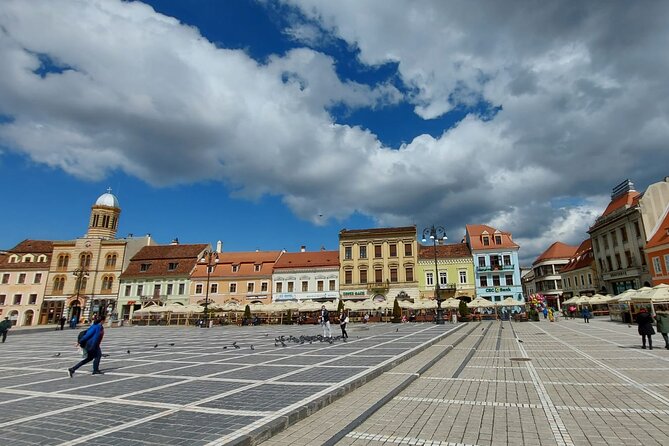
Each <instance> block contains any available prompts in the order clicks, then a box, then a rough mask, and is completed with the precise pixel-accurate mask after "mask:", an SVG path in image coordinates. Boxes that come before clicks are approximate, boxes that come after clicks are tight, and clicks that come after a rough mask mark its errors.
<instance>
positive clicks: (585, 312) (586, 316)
mask: <svg viewBox="0 0 669 446" xmlns="http://www.w3.org/2000/svg"><path fill="white" fill-rule="evenodd" d="M581 316H583V322H585V323H586V324H589V323H590V318H591V317H592V313H590V308H588V306H587V305H583V308H581Z"/></svg>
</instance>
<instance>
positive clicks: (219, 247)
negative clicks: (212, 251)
mask: <svg viewBox="0 0 669 446" xmlns="http://www.w3.org/2000/svg"><path fill="white" fill-rule="evenodd" d="M216 252H218V253H221V252H223V242H222V241H220V240H219V241H217V242H216Z"/></svg>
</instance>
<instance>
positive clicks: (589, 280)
mask: <svg viewBox="0 0 669 446" xmlns="http://www.w3.org/2000/svg"><path fill="white" fill-rule="evenodd" d="M588 285H592V274H590V273H588Z"/></svg>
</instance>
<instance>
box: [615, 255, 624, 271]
mask: <svg viewBox="0 0 669 446" xmlns="http://www.w3.org/2000/svg"><path fill="white" fill-rule="evenodd" d="M616 265H617V266H618V269H622V268H623V262H622V260H620V254H618V253H616Z"/></svg>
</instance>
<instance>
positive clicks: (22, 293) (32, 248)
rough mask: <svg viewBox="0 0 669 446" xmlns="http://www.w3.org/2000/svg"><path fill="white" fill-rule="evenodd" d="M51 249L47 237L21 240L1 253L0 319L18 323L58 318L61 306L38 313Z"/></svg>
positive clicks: (42, 321) (53, 320) (32, 322)
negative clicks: (44, 238) (6, 318)
mask: <svg viewBox="0 0 669 446" xmlns="http://www.w3.org/2000/svg"><path fill="white" fill-rule="evenodd" d="M52 251H53V244H52V243H51V242H50V241H44V240H24V241H22V242H21V243H19V244H18V245H16V246H15V247H14V248H12V249H10V250H9V251H7V252H5V253H2V254H0V320H2V319H4V318H5V317H8V318H9V320H10V321H11V322H12V325H15V326H19V327H21V326H28V325H37V324H38V323H47V322H49V323H56V322H57V321H58V320H59V319H60V317H61V314H62V309H60V311H58V309H57V308H53V307H52V308H49V309H46V310H45V312H44V314H40V308H41V307H42V301H43V299H44V291H45V287H46V282H47V276H48V274H49V265H50V263H51V253H52ZM41 319H44V320H41Z"/></svg>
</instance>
